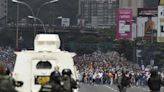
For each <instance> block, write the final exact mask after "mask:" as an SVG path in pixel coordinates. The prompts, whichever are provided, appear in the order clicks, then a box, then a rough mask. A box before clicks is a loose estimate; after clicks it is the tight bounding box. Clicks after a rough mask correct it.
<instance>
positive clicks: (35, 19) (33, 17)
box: [28, 16, 46, 33]
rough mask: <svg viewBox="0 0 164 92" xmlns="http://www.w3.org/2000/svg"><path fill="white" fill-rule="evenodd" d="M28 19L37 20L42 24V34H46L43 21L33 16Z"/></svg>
mask: <svg viewBox="0 0 164 92" xmlns="http://www.w3.org/2000/svg"><path fill="white" fill-rule="evenodd" d="M28 18H31V19H35V20H38V21H39V22H40V23H41V24H42V26H43V29H44V32H45V33H46V28H45V26H44V23H43V21H42V20H41V19H39V18H37V17H35V16H28Z"/></svg>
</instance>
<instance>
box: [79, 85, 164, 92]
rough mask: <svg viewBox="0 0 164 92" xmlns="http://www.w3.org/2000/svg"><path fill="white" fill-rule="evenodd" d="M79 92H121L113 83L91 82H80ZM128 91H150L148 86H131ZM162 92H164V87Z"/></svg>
mask: <svg viewBox="0 0 164 92" xmlns="http://www.w3.org/2000/svg"><path fill="white" fill-rule="evenodd" d="M79 92H119V91H118V88H117V87H116V86H115V85H113V86H109V85H94V86H93V85H89V84H80V89H79ZM127 92H150V91H149V89H148V87H135V86H132V87H129V88H128V89H127ZM160 92H164V88H162V89H161V91H160Z"/></svg>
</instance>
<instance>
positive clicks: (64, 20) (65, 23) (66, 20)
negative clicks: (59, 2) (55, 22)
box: [61, 18, 70, 27]
mask: <svg viewBox="0 0 164 92" xmlns="http://www.w3.org/2000/svg"><path fill="white" fill-rule="evenodd" d="M61 25H62V27H69V26H70V19H69V18H62V20H61Z"/></svg>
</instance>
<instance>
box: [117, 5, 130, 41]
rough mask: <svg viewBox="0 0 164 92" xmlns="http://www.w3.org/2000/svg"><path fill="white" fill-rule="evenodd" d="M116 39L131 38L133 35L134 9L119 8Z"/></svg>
mask: <svg viewBox="0 0 164 92" xmlns="http://www.w3.org/2000/svg"><path fill="white" fill-rule="evenodd" d="M116 22H117V26H116V29H117V32H116V39H129V40H130V39H131V37H132V9H127V8H119V9H117V16H116Z"/></svg>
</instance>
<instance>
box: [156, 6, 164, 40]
mask: <svg viewBox="0 0 164 92" xmlns="http://www.w3.org/2000/svg"><path fill="white" fill-rule="evenodd" d="M157 42H164V6H158V31H157Z"/></svg>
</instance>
